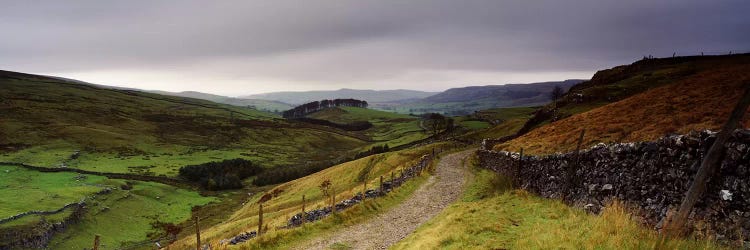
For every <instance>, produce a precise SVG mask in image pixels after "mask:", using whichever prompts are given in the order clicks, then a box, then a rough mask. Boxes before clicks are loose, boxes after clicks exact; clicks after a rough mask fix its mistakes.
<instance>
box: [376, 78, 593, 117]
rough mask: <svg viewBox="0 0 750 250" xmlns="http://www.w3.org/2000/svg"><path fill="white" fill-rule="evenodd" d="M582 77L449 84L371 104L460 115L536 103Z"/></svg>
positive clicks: (403, 111) (402, 111)
mask: <svg viewBox="0 0 750 250" xmlns="http://www.w3.org/2000/svg"><path fill="white" fill-rule="evenodd" d="M583 81H585V80H565V81H559V82H540V83H528V84H505V85H487V86H470V87H463V88H452V89H448V90H446V91H444V92H442V93H439V94H436V95H432V96H429V97H426V98H423V99H421V100H416V101H412V102H408V103H398V104H392V105H373V107H375V108H379V109H383V110H390V111H395V112H398V113H415V114H418V113H428V112H437V113H444V114H448V115H463V114H469V113H473V112H474V111H478V110H484V109H491V108H503V107H530V106H539V105H544V104H547V103H549V102H550V97H549V93H550V92H552V89H553V88H554V87H555V86H560V87H562V88H563V90H567V89H568V88H570V87H571V86H573V85H575V84H578V83H581V82H583Z"/></svg>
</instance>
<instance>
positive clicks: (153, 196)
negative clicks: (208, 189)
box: [0, 166, 219, 249]
mask: <svg viewBox="0 0 750 250" xmlns="http://www.w3.org/2000/svg"><path fill="white" fill-rule="evenodd" d="M0 186H1V187H2V188H0V204H3V206H0V218H7V217H9V216H12V215H15V214H19V213H22V212H25V211H31V210H38V211H53V210H57V209H59V208H61V207H62V206H63V205H65V204H68V203H71V202H78V201H81V200H83V199H86V212H85V214H84V215H83V218H82V219H81V220H80V221H79V222H77V223H74V224H72V225H70V226H68V227H67V229H66V230H65V231H64V232H61V233H58V234H56V235H55V237H53V239H52V241H51V242H50V245H49V247H50V248H52V249H81V248H84V247H90V246H91V242H92V240H93V238H94V235H95V234H100V235H102V236H103V237H102V244H103V247H104V248H105V249H110V248H115V247H120V246H126V245H129V244H131V243H134V242H141V241H144V240H147V239H149V238H151V236H155V235H160V234H163V233H164V232H163V231H162V228H159V227H155V226H154V223H155V222H157V221H158V222H161V223H175V224H176V223H180V222H182V221H185V220H187V219H189V218H190V216H191V211H192V208H193V207H194V206H201V205H205V204H207V203H210V202H218V201H219V199H218V198H215V197H204V196H201V195H200V194H198V193H197V192H195V191H190V190H185V189H181V188H177V187H173V186H169V185H164V184H160V183H153V182H141V181H126V180H121V179H108V178H106V177H102V176H96V175H79V174H77V173H69V172H59V173H41V172H38V171H34V170H27V169H25V168H22V167H16V166H0ZM123 186H128V187H129V189H128V190H125V189H123V188H122V187H123ZM105 188H110V189H112V191H111V192H110V193H106V194H100V195H96V196H94V195H93V194H94V193H97V192H99V191H101V190H103V189H105ZM70 210H71V209H67V210H65V211H63V212H61V213H59V214H54V215H46V216H40V215H30V216H26V217H23V218H21V219H18V220H15V221H11V222H8V223H3V224H0V230H11V231H13V230H33V229H28V228H29V227H33V226H34V225H35V224H36V223H38V222H39V221H40V220H45V221H48V222H59V221H62V220H63V219H64V218H65V217H66V216H69V215H70V213H71V211H70ZM149 233H153V235H149Z"/></svg>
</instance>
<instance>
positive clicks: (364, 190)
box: [362, 180, 367, 204]
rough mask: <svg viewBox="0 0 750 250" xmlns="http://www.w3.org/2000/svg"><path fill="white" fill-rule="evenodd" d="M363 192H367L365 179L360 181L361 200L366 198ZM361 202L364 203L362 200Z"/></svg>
mask: <svg viewBox="0 0 750 250" xmlns="http://www.w3.org/2000/svg"><path fill="white" fill-rule="evenodd" d="M365 192H367V180H365V181H363V182H362V201H365V198H367V195H365ZM362 204H364V202H362Z"/></svg>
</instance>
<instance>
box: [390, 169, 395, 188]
mask: <svg viewBox="0 0 750 250" xmlns="http://www.w3.org/2000/svg"><path fill="white" fill-rule="evenodd" d="M394 172H395V171H391V187H392V186H393V174H394Z"/></svg>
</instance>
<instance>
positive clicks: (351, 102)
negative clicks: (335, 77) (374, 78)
mask: <svg viewBox="0 0 750 250" xmlns="http://www.w3.org/2000/svg"><path fill="white" fill-rule="evenodd" d="M341 106H344V107H358V108H367V101H362V100H356V99H333V100H327V99H326V100H321V101H314V102H308V103H305V104H302V105H299V106H297V107H294V108H292V109H290V110H287V111H284V112H283V113H282V116H283V117H284V118H299V117H304V116H306V115H308V114H310V113H313V112H316V111H319V110H321V109H324V108H332V107H341Z"/></svg>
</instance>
